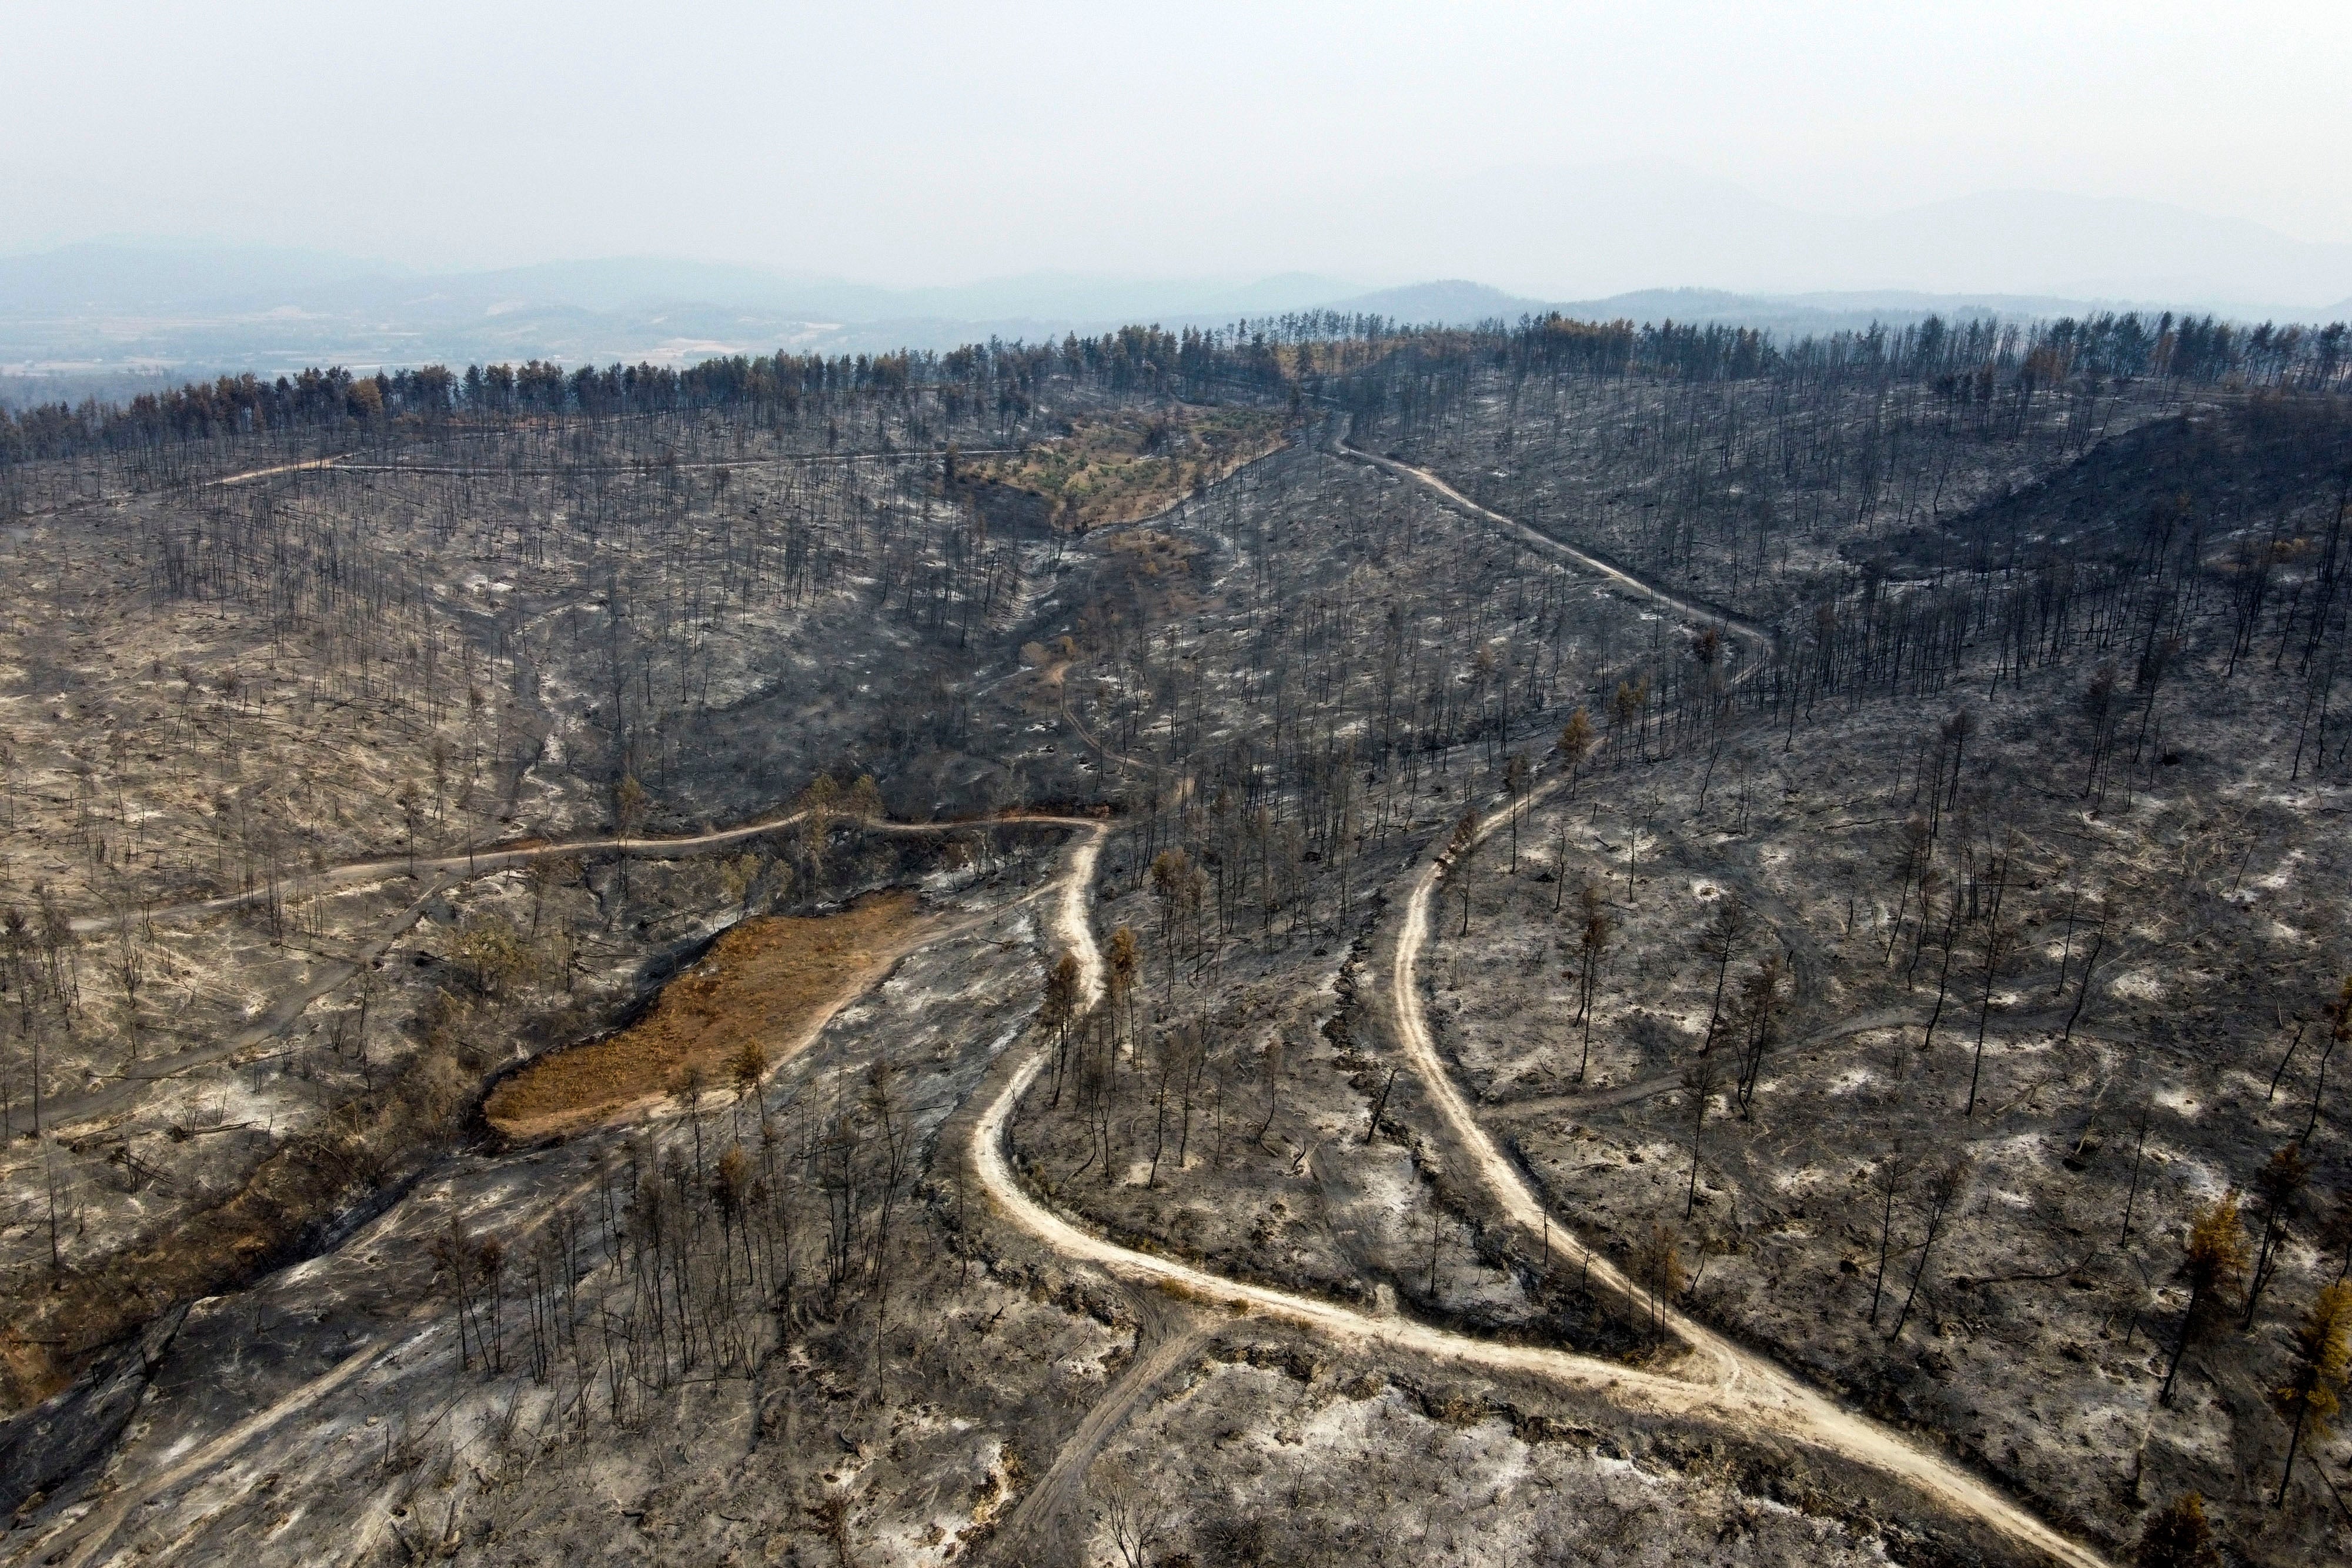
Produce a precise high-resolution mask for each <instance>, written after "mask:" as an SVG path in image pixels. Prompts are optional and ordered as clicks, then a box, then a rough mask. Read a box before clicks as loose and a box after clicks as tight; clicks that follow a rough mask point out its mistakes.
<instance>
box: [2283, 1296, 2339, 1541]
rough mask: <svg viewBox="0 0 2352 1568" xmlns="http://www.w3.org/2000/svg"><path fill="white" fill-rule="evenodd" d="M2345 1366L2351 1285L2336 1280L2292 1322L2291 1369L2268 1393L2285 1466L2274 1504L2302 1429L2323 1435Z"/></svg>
mask: <svg viewBox="0 0 2352 1568" xmlns="http://www.w3.org/2000/svg"><path fill="white" fill-rule="evenodd" d="M2347 1366H2352V1285H2347V1284H2344V1283H2343V1282H2341V1281H2338V1282H2337V1283H2336V1284H2333V1285H2330V1286H2328V1287H2327V1288H2326V1290H2323V1291H2320V1292H2319V1296H2318V1299H2317V1300H2315V1301H2313V1302H2312V1303H2311V1306H2310V1308H2309V1309H2308V1310H2307V1311H2305V1312H2304V1314H2303V1320H2302V1321H2301V1322H2298V1323H2297V1324H2296V1325H2295V1331H2294V1368H2293V1370H2292V1371H2290V1372H2289V1373H2288V1375H2287V1379H2286V1381H2285V1382H2284V1383H2283V1384H2281V1385H2279V1386H2278V1387H2277V1388H2276V1389H2275V1390H2273V1392H2272V1395H2271V1403H2272V1405H2273V1406H2275V1407H2276V1409H2277V1410H2278V1413H2279V1418H2280V1419H2281V1420H2283V1421H2284V1422H2285V1423H2286V1424H2287V1439H2286V1464H2285V1465H2284V1468H2282V1469H2280V1471H2279V1487H2278V1500H2277V1503H2276V1505H2275V1506H2277V1507H2279V1508H2284V1507H2285V1506H2286V1490H2287V1483H2288V1482H2289V1481H2291V1480H2293V1479H2294V1457H2295V1452H2296V1450H2297V1449H2298V1448H2301V1446H2302V1444H2303V1435H2304V1433H2305V1430H2308V1431H2309V1432H2310V1433H2311V1435H2312V1437H2314V1438H2315V1439H2317V1438H2322V1437H2326V1436H2327V1424H2328V1422H2330V1421H2331V1420H2333V1419H2335V1416H2336V1405H2337V1399H2336V1390H2337V1389H2339V1388H2341V1387H2343V1386H2344V1375H2345V1372H2346V1370H2347Z"/></svg>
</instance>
